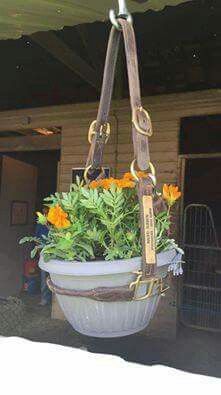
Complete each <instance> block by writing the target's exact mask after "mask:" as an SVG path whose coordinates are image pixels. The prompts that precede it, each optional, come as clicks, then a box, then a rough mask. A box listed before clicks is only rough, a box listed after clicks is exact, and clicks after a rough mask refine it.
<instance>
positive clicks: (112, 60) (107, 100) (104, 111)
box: [86, 27, 121, 169]
mask: <svg viewBox="0 0 221 395" xmlns="http://www.w3.org/2000/svg"><path fill="white" fill-rule="evenodd" d="M120 38H121V32H120V31H119V30H117V29H115V28H114V27H112V29H111V32H110V36H109V41H108V46H107V54H106V60H105V67H104V75H103V83H102V89H101V97H100V103H99V108H98V114H97V120H96V125H95V134H94V137H93V139H92V142H91V146H90V150H89V154H88V158H87V162H86V166H91V168H92V169H97V168H99V167H100V166H101V164H102V162H103V151H104V145H105V140H106V136H105V134H101V133H100V128H101V127H102V126H103V125H105V124H106V123H107V121H108V117H109V112H110V104H111V98H112V93H113V85H114V75H115V69H116V63H117V56H118V51H119V44H120Z"/></svg>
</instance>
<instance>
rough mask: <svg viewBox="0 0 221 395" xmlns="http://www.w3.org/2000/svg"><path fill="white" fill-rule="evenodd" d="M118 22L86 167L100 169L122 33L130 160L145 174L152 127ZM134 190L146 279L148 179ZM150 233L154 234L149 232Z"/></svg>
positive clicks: (131, 43) (128, 30) (133, 55)
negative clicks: (130, 127)
mask: <svg viewBox="0 0 221 395" xmlns="http://www.w3.org/2000/svg"><path fill="white" fill-rule="evenodd" d="M118 22H119V24H120V25H121V27H122V31H119V30H117V29H116V28H115V27H112V29H111V33H110V38H109V43H108V48H107V56H106V61H105V69H104V77H103V84H102V92H101V99H100V104H99V110H98V115H97V120H96V125H95V133H94V135H93V138H92V143H91V147H90V151H89V155H88V159H87V167H88V166H90V167H91V169H96V168H100V167H101V165H102V160H103V151H104V145H105V141H106V135H105V133H102V130H101V128H103V127H104V125H105V123H106V122H107V120H108V114H109V110H110V103H111V96H112V91H113V83H114V73H115V67H116V61H117V55H118V49H119V40H120V36H121V34H122V33H123V39H124V46H125V53H126V60H127V72H128V80H129V91H130V103H131V110H132V136H133V145H134V157H135V159H136V162H137V165H138V168H139V169H140V170H148V168H149V162H150V155H149V144H148V134H150V132H151V130H152V125H151V121H150V118H149V115H148V114H147V112H146V111H145V110H143V108H142V106H141V93H140V81H139V70H138V61H137V48H136V40H135V35H134V29H133V26H132V24H131V23H130V22H128V21H127V20H125V19H123V18H118ZM137 188H138V198H139V204H140V222H141V239H142V250H143V259H142V272H143V278H146V277H148V276H151V275H154V273H155V267H156V256H155V243H154V242H153V243H152V244H151V245H152V252H151V254H148V253H147V251H150V248H149V247H150V242H149V244H148V243H147V240H149V241H150V235H151V234H148V235H147V231H148V224H147V219H148V221H149V214H147V213H146V211H145V202H146V201H147V200H148V199H146V198H145V197H148V196H149V197H152V195H153V185H152V180H151V178H147V179H141V178H140V179H139V180H138V182H137ZM151 204H152V203H151ZM152 212H153V210H152ZM153 221H154V219H153ZM151 232H152V233H154V229H153V228H152V231H151ZM154 237H155V235H154ZM147 247H148V248H147Z"/></svg>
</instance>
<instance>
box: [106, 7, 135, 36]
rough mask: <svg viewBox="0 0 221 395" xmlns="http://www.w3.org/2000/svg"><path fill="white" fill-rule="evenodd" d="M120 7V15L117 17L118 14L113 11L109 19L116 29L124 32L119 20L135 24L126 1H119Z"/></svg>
mask: <svg viewBox="0 0 221 395" xmlns="http://www.w3.org/2000/svg"><path fill="white" fill-rule="evenodd" d="M118 5H119V12H118V15H116V12H115V11H114V10H113V9H111V10H110V12H109V18H110V21H111V23H112V24H113V25H114V26H115V27H116V29H118V30H122V28H121V26H120V24H119V22H118V20H117V19H118V18H123V19H126V20H127V21H128V22H130V23H133V19H132V16H131V14H130V13H129V11H128V9H127V5H126V0H118Z"/></svg>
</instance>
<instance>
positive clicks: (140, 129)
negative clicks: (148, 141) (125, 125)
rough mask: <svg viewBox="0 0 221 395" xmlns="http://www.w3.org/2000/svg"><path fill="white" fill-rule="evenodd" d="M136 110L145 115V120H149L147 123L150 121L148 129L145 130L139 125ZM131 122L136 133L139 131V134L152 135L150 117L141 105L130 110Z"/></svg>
mask: <svg viewBox="0 0 221 395" xmlns="http://www.w3.org/2000/svg"><path fill="white" fill-rule="evenodd" d="M138 111H139V112H141V113H143V114H144V115H145V117H146V119H147V122H148V121H149V123H150V127H149V129H147V130H145V129H143V128H141V127H140V125H139V120H138V116H137V113H138ZM132 123H133V125H134V127H135V129H136V131H137V132H138V133H140V134H142V135H144V136H148V137H150V136H152V134H153V127H152V122H151V119H150V116H149V114H148V112H147V111H146V110H145V109H144V108H143V107H142V106H140V107H135V108H133V110H132Z"/></svg>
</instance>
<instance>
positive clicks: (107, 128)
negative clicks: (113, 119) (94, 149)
mask: <svg viewBox="0 0 221 395" xmlns="http://www.w3.org/2000/svg"><path fill="white" fill-rule="evenodd" d="M96 123H97V121H96V119H95V120H94V121H93V122H91V124H90V127H89V131H88V141H89V143H90V144H91V143H92V136H94V135H95V134H96V131H95V126H96ZM104 127H106V130H105V132H104V131H103V129H104ZM103 133H105V135H106V138H105V144H106V143H107V142H108V139H109V137H110V124H109V122H105V123H104V124H103V125H101V126H100V135H102V134H103Z"/></svg>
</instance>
